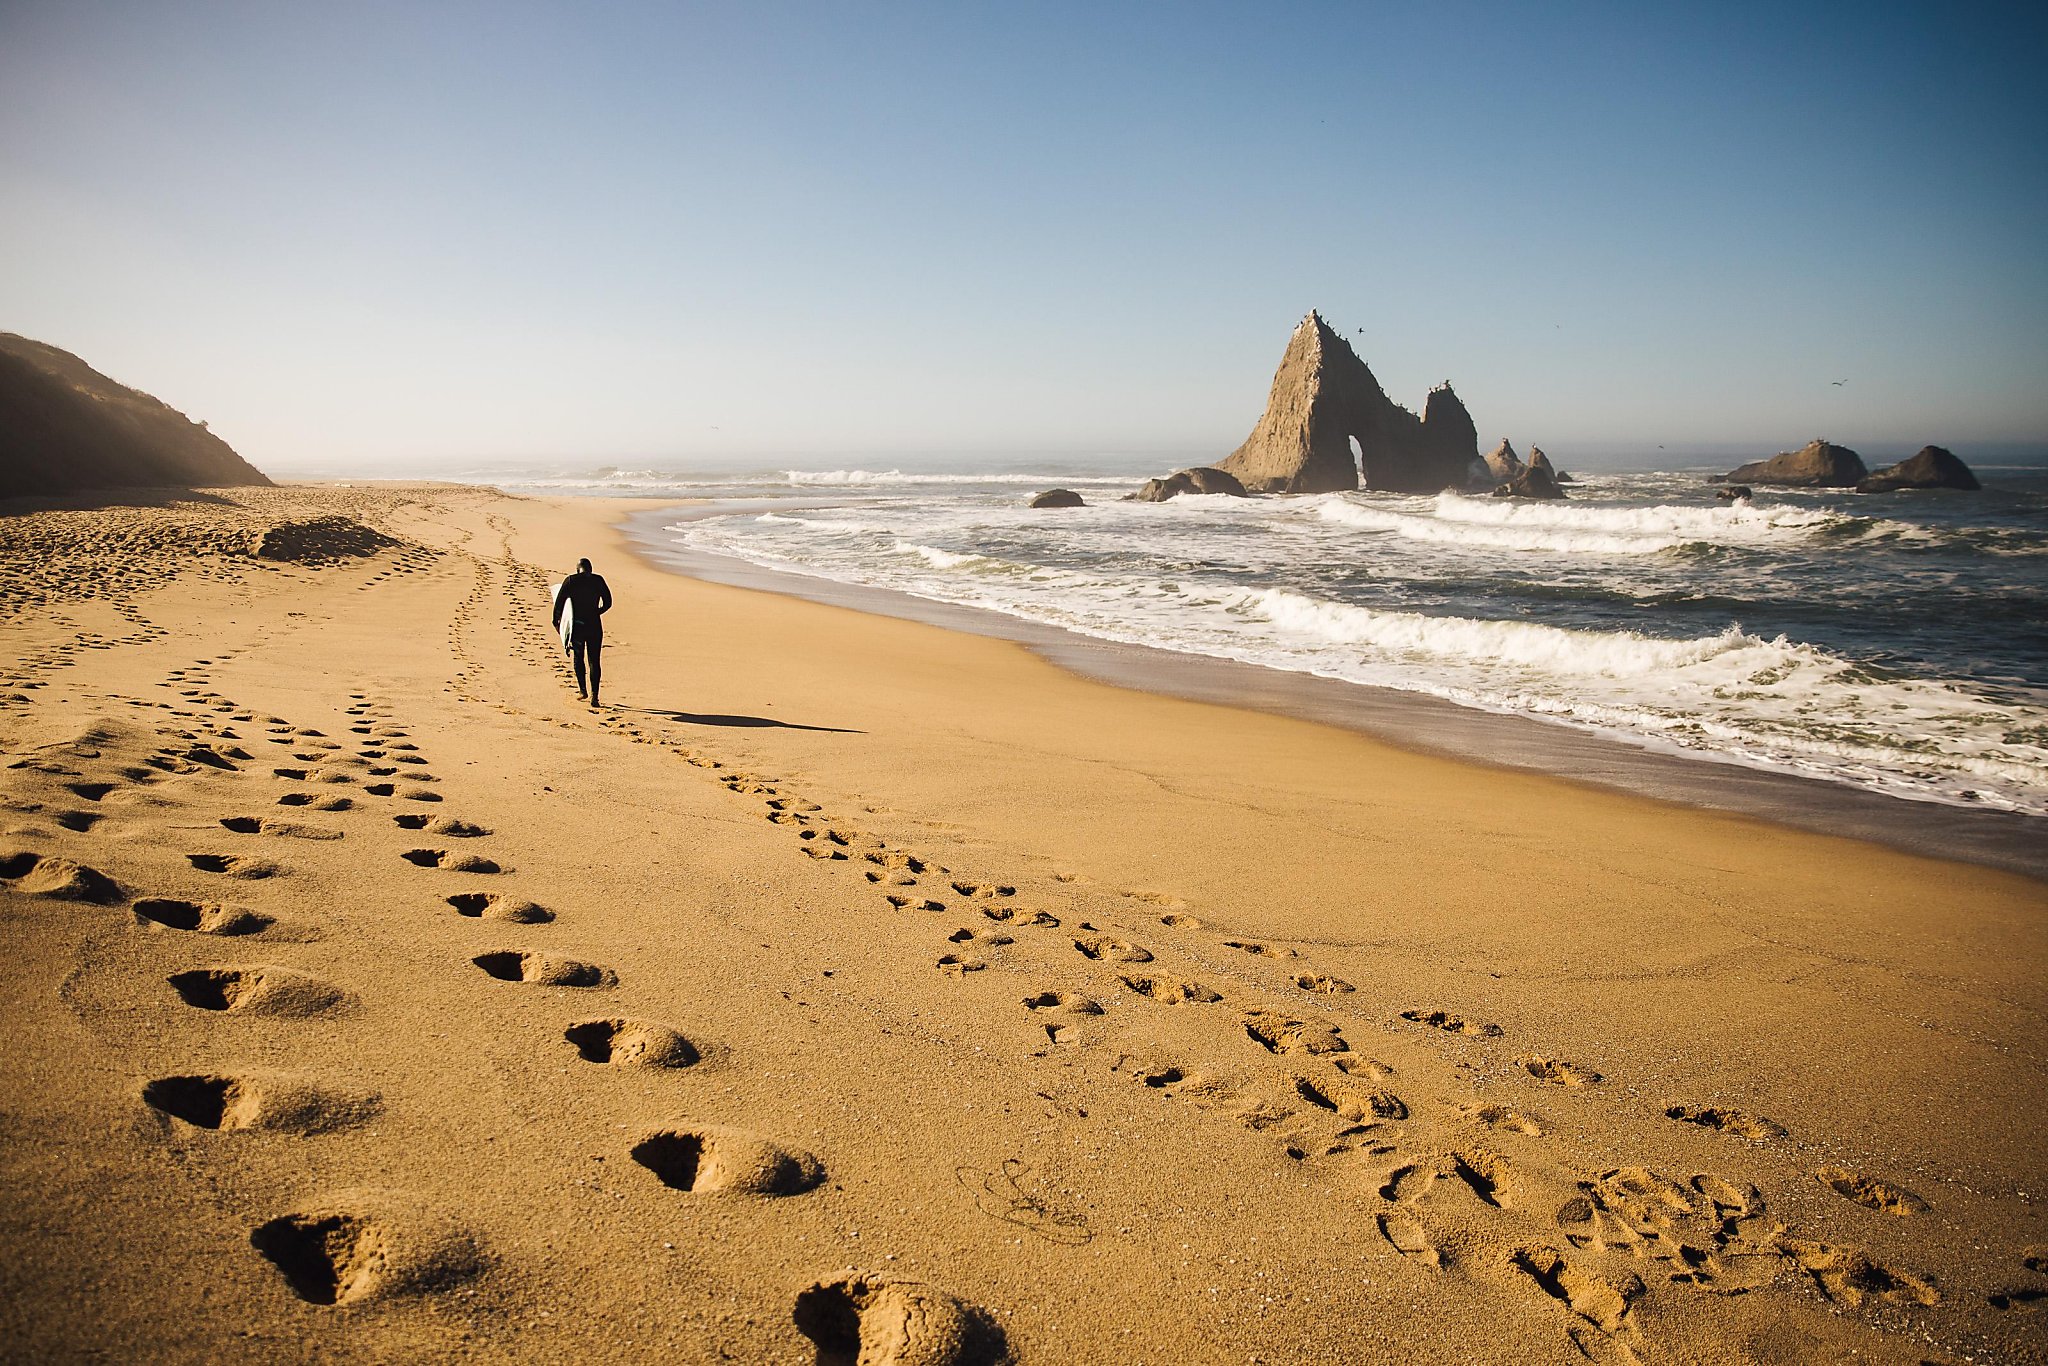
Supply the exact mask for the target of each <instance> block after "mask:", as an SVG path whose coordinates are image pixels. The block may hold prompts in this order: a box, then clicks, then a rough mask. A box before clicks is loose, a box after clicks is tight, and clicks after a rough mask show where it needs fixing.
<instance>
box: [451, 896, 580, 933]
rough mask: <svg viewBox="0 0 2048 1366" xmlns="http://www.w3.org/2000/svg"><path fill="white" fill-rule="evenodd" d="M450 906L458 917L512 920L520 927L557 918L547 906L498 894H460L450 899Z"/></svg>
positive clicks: (544, 922)
mask: <svg viewBox="0 0 2048 1366" xmlns="http://www.w3.org/2000/svg"><path fill="white" fill-rule="evenodd" d="M448 904H449V905H450V906H453V907H454V908H455V913H456V914H457V915H466V916H468V917H469V918H470V919H472V920H478V919H481V920H510V921H512V922H514V923H515V924H520V925H545V924H546V923H547V922H549V921H550V920H553V919H554V918H555V913H554V912H553V911H551V910H549V909H547V908H546V907H545V906H536V905H534V904H533V903H532V902H531V901H521V900H519V899H518V898H517V897H509V896H500V895H499V894H498V893H496V892H458V893H456V894H455V895H454V896H451V897H449V898H448Z"/></svg>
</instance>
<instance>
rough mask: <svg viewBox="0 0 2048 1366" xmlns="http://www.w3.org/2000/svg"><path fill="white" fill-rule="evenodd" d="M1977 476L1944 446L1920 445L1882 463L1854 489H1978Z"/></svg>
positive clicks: (1886, 490) (1878, 490) (1869, 491)
mask: <svg viewBox="0 0 2048 1366" xmlns="http://www.w3.org/2000/svg"><path fill="white" fill-rule="evenodd" d="M1983 487H1984V486H1983V485H1982V484H1980V483H1978V482H1977V476H1976V475H1974V474H1972V473H1970V467H1969V466H1968V465H1965V464H1964V463H1963V462H1962V461H1961V460H1959V459H1957V458H1956V455H1955V453H1954V452H1953V451H1950V450H1949V449H1948V448H1947V447H1945V446H1922V447H1921V448H1920V453H1919V454H1918V455H1915V456H1912V457H1911V458H1909V459H1906V460H1901V461H1900V462H1899V463H1898V464H1896V465H1886V466H1885V467H1884V468H1883V469H1881V470H1879V471H1878V472H1877V473H1875V474H1873V475H1871V476H1870V477H1869V478H1868V479H1865V480H1863V481H1862V482H1861V483H1859V484H1857V485H1856V491H1857V492H1858V493H1890V492H1892V491H1894V490H1896V489H1980V488H1983Z"/></svg>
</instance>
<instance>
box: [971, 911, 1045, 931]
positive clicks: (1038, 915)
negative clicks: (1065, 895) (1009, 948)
mask: <svg viewBox="0 0 2048 1366" xmlns="http://www.w3.org/2000/svg"><path fill="white" fill-rule="evenodd" d="M981 913H982V914H983V915H985V916H987V917H988V918H989V919H990V920H1000V921H1004V922H1005V923H1007V924H1011V925H1036V926H1040V927H1042V928H1045V929H1050V930H1056V929H1058V928H1059V927H1060V921H1059V917H1058V916H1056V915H1048V914H1046V913H1045V912H1044V911H1019V910H1015V909H1013V908H1011V907H1009V906H984V907H982V908H981Z"/></svg>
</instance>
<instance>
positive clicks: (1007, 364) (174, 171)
mask: <svg viewBox="0 0 2048 1366" xmlns="http://www.w3.org/2000/svg"><path fill="white" fill-rule="evenodd" d="M2042 14H2043V9H2042V7H2041V6H2038V5H2033V6H2025V5H2010V6H2006V5H1998V6H1992V5H1984V6H1974V5H1968V4H1963V5H1924V6H1922V5H1887V4H1840V5H1800V4H1759V5H1755V6H1753V7H1752V6H1741V5H1726V4H1723V5H1710V6H1667V5H1642V4H1615V5H1563V4H1560V5H1531V4H1509V3H1502V4H1469V5H1461V4H1448V5H1421V4H1415V5H1399V6H1395V5H1377V4H1348V5H1293V6H1286V5H1267V4H1251V3H1246V4H1241V5H1204V4H1185V3H1173V4H1135V3H1134V4H1118V3H1084V4H1058V3H1036V2H1034V3H1023V4H1018V3H1011V4H979V3H958V4H947V5H929V6H924V5H916V6H913V5H879V4H877V5H865V4H863V5H853V4H847V5H832V6H826V5H780V4H773V3H745V4H716V5H685V4H632V3H619V4H601V5H581V4H559V5H540V4H531V3H519V2H518V0H491V2H490V3H482V4H474V5H467V4H462V5H457V4H379V3H349V4H343V5H311V4H275V3H247V4H239V3H184V4H169V3H135V4H124V3H96V2H95V0H7V3H5V4H0V204H4V213H0V328H5V329H6V330H11V331H19V332H23V333H26V334H28V335H30V336H34V337H39V338H41V339H43V340H46V341H50V342H53V343H55V344H57V345H59V346H62V347H65V348H67V349H70V350H73V351H76V352H78V353H79V354H80V355H82V356H84V357H85V358H86V359H87V360H88V361H90V362H92V363H93V364H95V365H97V366H98V367H99V368H101V369H103V370H106V371H108V372H109V373H111V374H113V375H114V376H115V377H116V378H118V379H121V380H124V381H126V382H129V383H132V384H135V385H137V386H139V387H142V388H146V389H149V390H151V391H152V392H155V393H157V394H159V395H161V396H162V397H164V398H166V399H167V400H168V401H170V402H172V403H173V404H175V405H177V406H179V407H182V408H184V409H186V410H187V411H189V412H191V413H192V414H193V415H194V416H197V417H204V418H207V419H209V420H210V421H211V422H212V424H213V425H214V427H215V429H216V430H218V431H219V432H221V433H222V434H223V435H225V436H226V437H227V438H228V439H229V440H230V441H231V442H233V443H234V444H235V445H236V446H237V447H238V448H239V449H241V450H242V451H243V453H244V454H246V455H248V456H250V457H251V458H252V459H253V460H255V461H256V462H257V463H258V464H259V465H265V466H267V467H270V468H276V469H283V470H289V469H290V468H292V467H293V466H295V465H307V464H319V465H324V466H333V465H335V464H337V463H339V462H345V461H348V460H351V459H354V458H358V457H360V458H362V459H365V460H375V461H377V462H378V463H379V464H387V463H388V462H390V461H392V460H402V461H416V462H417V463H418V467H419V468H421V469H423V470H425V469H430V468H433V467H434V466H436V465H439V466H443V467H446V466H448V465H450V464H451V463H453V464H459V463H462V462H466V461H470V462H473V461H475V460H479V459H485V458H503V457H536V458H547V459H553V458H557V457H561V458H583V457H589V458H592V459H598V460H614V459H617V460H635V459H649V460H659V459H670V460H684V459H694V460H702V461H713V462H722V461H740V462H744V461H746V460H748V459H752V458H754V457H780V456H784V455H797V454H804V455H811V456H821V457H822V456H834V455H848V456H853V455H870V454H873V453H877V452H881V453H888V452H892V451H899V450H900V451H904V452H933V451H946V450H959V451H962V452H976V451H990V450H1000V451H1021V450H1035V449H1042V450H1046V451H1059V452H1068V453H1077V454H1079V453H1091V452H1175V453H1181V452H1186V453H1191V454H1208V455H1221V454H1222V453H1224V452H1225V451H1227V450H1228V449H1229V448H1230V447H1231V446H1232V445H1234V444H1235V443H1236V442H1237V441H1238V440H1240V439H1241V438H1242V437H1243V435H1244V433H1245V432H1246V431H1247V430H1249V428H1250V427H1251V424H1252V422H1253V420H1254V419H1255V418H1256V417H1257V415H1258V411H1259V408H1260V406H1261V404H1262V403H1263V400H1264V396H1265V390H1266V386H1267V384H1268V382H1269V381H1270V379H1271V375H1272V370H1273V366H1274V364H1275V362H1276V361H1277V359H1278V357H1279V352H1280V349H1281V347H1282V345H1283V344H1284V342H1285V340H1286V337H1287V333H1288V331H1289V330H1290V329H1291V328H1292V326H1293V325H1294V323H1295V321H1296V320H1297V319H1298V318H1299V317H1300V316H1301V314H1302V313H1303V312H1305V311H1306V310H1307V309H1309V308H1311V307H1315V308H1320V309H1321V310H1322V311H1323V313H1324V315H1325V316H1326V317H1328V318H1329V319H1331V321H1332V322H1333V323H1334V324H1335V325H1337V326H1338V327H1340V328H1342V329H1343V330H1345V331H1346V332H1352V333H1356V331H1357V330H1358V329H1363V334H1362V335H1360V336H1358V337H1357V342H1358V345H1359V348H1360V351H1361V353H1362V354H1363V355H1364V356H1365V358H1366V359H1367V361H1368V362H1369V363H1370V364H1371V365H1372V366H1373V367H1374V369H1375V370H1376V371H1377V373H1378V374H1379V376H1380V378H1381V379H1382V381H1383V382H1384V383H1385V384H1386V385H1387V387H1388V389H1389V391H1390V392H1391V393H1392V394H1393V395H1394V397H1395V398H1397V399H1399V400H1401V401H1404V402H1406V403H1408V404H1410V405H1411V406H1416V407H1419V405H1420V403H1421V400H1422V397H1423V393H1424V391H1425V390H1426V388H1427V387H1428V386H1429V385H1430V384H1432V383H1434V382H1436V381H1438V380H1442V379H1445V378H1450V379H1452V380H1454V381H1455V382H1456V384H1457V386H1458V389H1459V391H1460V393H1462V394H1463V395H1464V396H1465V398H1466V400H1467V402H1468V404H1469V405H1470V406H1471V408H1472V409H1473V412H1474V414H1475V416H1476V417H1477V419H1478V424H1479V428H1480V433H1481V436H1482V438H1483V439H1484V440H1486V441H1489V442H1490V441H1491V440H1493V439H1495V438H1496V437H1499V436H1502V435H1506V436H1510V437H1512V438H1513V439H1514V440H1515V441H1516V443H1517V444H1518V445H1521V444H1525V443H1527V442H1530V441H1534V442H1536V443H1538V444H1541V445H1543V446H1545V447H1546V448H1549V449H1551V450H1553V451H1557V452H1560V453H1564V454H1566V455H1567V457H1568V456H1569V453H1570V452H1572V451H1573V450H1574V448H1575V446H1577V445H1585V446H1587V447H1588V448H1589V449H1590V448H1591V446H1592V445H1593V444H1594V443H1615V442H1633V443H1641V444H1642V445H1644V446H1646V447H1647V446H1652V445H1654V444H1656V443H1666V444H1669V445H1671V446H1672V447H1673V448H1674V449H1675V448H1677V447H1678V446H1680V445H1699V444H1733V445H1741V444H1743V443H1755V444H1756V445H1757V447H1758V449H1759V450H1760V451H1761V450H1765V449H1766V448H1767V449H1771V450H1774V449H1778V448H1779V447H1780V446H1783V445H1787V444H1796V443H1797V442H1800V441H1803V440H1805V439H1807V438H1808V437H1811V436H1815V435H1828V436H1831V437H1833V438H1834V439H1836V440H1840V441H1847V442H1849V443H1851V444H1857V443H1863V444H1865V445H1867V446H1870V447H1882V446H1886V445H1892V446H1897V445H1906V446H1909V447H1910V446H1913V445H1917V444H1919V443H1920V442H1923V441H1938V442H1943V443H1945V444H1949V445H1953V446H1955V447H1956V448H1957V449H1958V450H1959V451H1962V452H1964V453H1965V454H1966V455H1967V453H1968V451H1969V450H1970V449H1971V448H1972V447H1973V446H1976V445H1982V444H1987V443H1993V442H2036V441H2048V150H2044V149H2048V95H2044V91H2048V80H2044V77H2043V72H2044V71H2048V20H2044V19H2043V18H2042V17H2041V16H2042ZM1837 379H1846V380H1848V381H1849V382H1848V383H1847V384H1845V385H1834V384H1832V383H1831V381H1833V380H1837Z"/></svg>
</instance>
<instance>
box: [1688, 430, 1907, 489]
mask: <svg viewBox="0 0 2048 1366" xmlns="http://www.w3.org/2000/svg"><path fill="white" fill-rule="evenodd" d="M1869 473H1870V471H1869V470H1867V469H1865V468H1864V467H1863V457H1862V456H1860V455H1858V454H1856V452H1854V451H1852V450H1850V449H1849V448H1848V447H1847V446H1837V445H1835V444H1834V443H1833V442H1830V441H1809V442H1807V443H1806V444H1805V445H1804V446H1801V447H1800V448H1799V449H1798V450H1796V451H1781V452H1779V453H1778V454H1777V455H1774V456H1772V457H1771V458H1770V459H1769V460H1756V461H1752V462H1751V463H1749V464H1747V465H1743V466H1741V467H1739V468H1737V469H1732V470H1730V471H1728V473H1726V474H1724V475H1722V476H1721V477H1720V479H1718V480H1716V481H1715V482H1717V483H1729V484H1776V485H1779V486H1780V487H1783V488H1803V489H1846V488H1854V487H1855V486H1856V485H1857V484H1858V483H1860V482H1861V481H1862V480H1863V479H1864V477H1865V476H1867V475H1868V474H1869Z"/></svg>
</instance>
